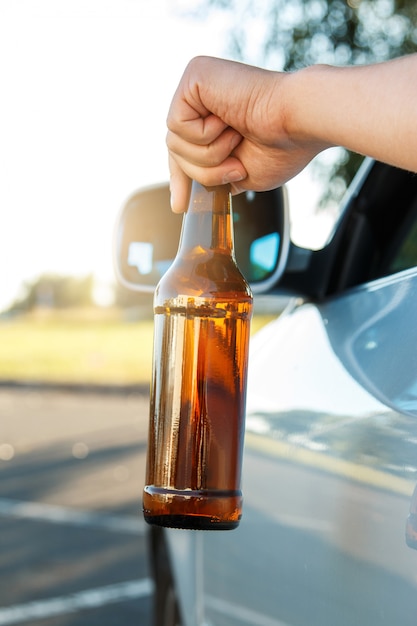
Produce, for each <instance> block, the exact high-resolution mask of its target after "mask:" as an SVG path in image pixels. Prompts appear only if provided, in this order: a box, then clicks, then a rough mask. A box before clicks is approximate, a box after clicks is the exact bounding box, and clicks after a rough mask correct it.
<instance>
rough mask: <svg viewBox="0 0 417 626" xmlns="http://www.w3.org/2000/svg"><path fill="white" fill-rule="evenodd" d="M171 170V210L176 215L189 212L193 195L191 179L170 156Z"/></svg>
mask: <svg viewBox="0 0 417 626" xmlns="http://www.w3.org/2000/svg"><path fill="white" fill-rule="evenodd" d="M169 170H170V173H171V176H170V181H169V190H170V194H171V209H172V211H173V212H174V213H184V212H185V211H186V210H187V207H188V202H189V199H190V193H191V178H189V177H188V176H187V175H186V174H185V172H184V170H183V169H182V168H181V167H180V166H179V165H178V164H177V163H176V161H175V159H173V158H172V157H171V156H169Z"/></svg>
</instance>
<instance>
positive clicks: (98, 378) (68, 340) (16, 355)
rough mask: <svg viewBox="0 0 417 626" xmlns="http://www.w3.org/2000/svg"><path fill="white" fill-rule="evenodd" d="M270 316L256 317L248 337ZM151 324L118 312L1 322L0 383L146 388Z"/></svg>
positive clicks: (41, 313) (38, 314) (45, 314)
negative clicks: (130, 318)
mask: <svg viewBox="0 0 417 626" xmlns="http://www.w3.org/2000/svg"><path fill="white" fill-rule="evenodd" d="M273 318H274V316H254V319H253V322H252V333H254V332H256V331H257V330H258V329H259V328H260V327H262V326H263V325H264V324H265V323H267V322H268V321H270V320H271V319H273ZM152 336H153V322H152V320H143V321H138V320H136V321H128V320H127V319H126V317H124V315H123V313H122V312H121V311H113V310H111V311H100V310H93V311H69V310H67V311H65V312H59V311H52V312H51V311H37V312H35V313H32V314H28V315H25V316H22V317H18V318H15V319H5V320H2V321H1V322H0V380H13V381H15V380H18V381H23V382H32V381H38V382H48V383H59V382H63V383H80V384H102V385H106V384H112V385H131V384H147V383H149V380H150V375H151V364H152Z"/></svg>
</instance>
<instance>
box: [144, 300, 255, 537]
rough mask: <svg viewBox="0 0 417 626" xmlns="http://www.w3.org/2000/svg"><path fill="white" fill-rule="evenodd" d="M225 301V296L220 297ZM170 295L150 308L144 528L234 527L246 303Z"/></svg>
mask: <svg viewBox="0 0 417 626" xmlns="http://www.w3.org/2000/svg"><path fill="white" fill-rule="evenodd" d="M227 296H228V297H227ZM235 300H237V298H236V293H234V294H222V299H221V300H215V301H213V299H212V298H203V297H191V296H177V297H175V298H172V299H171V300H169V302H165V304H164V306H157V307H156V308H155V330H154V371H153V385H152V389H151V408H150V430H149V447H148V460H147V479H146V486H145V489H144V494H143V509H144V516H145V519H146V521H147V522H149V523H152V524H158V525H162V526H168V527H176V528H194V529H212V530H215V529H219V530H226V529H232V528H235V527H236V526H237V525H238V524H239V520H240V518H241V514H242V492H241V484H240V483H241V461H242V459H241V457H242V449H243V437H244V414H245V401H246V377H247V352H248V342H249V326H250V318H251V309H252V301H251V297H250V296H248V294H245V297H244V298H243V299H242V301H240V302H237V301H235Z"/></svg>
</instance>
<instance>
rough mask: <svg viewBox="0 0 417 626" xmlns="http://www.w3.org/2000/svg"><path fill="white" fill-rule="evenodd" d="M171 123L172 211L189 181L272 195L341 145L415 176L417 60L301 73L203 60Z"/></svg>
mask: <svg viewBox="0 0 417 626" xmlns="http://www.w3.org/2000/svg"><path fill="white" fill-rule="evenodd" d="M167 123H168V135H167V145H168V148H169V154H170V170H171V191H172V206H173V209H174V210H175V211H182V210H184V208H185V207H186V201H187V198H188V193H189V186H190V179H191V178H195V179H197V180H199V181H200V182H201V183H203V184H205V185H215V184H222V183H225V182H230V183H231V184H232V188H233V191H234V193H239V192H240V191H243V190H246V189H253V190H266V189H271V188H273V187H277V186H279V185H281V184H283V183H284V182H286V181H287V180H289V179H290V178H291V177H292V176H294V175H295V174H297V173H298V172H300V171H301V170H302V169H303V168H304V167H305V166H306V165H307V163H308V162H309V161H310V160H311V159H312V158H313V157H314V156H316V154H318V153H319V152H320V151H321V150H323V149H325V148H327V147H331V146H336V145H338V146H344V147H346V148H348V149H350V150H353V151H355V152H359V153H362V154H364V155H368V156H372V157H374V158H376V159H379V160H382V161H386V162H388V163H391V164H393V165H397V166H399V167H402V168H405V169H409V170H412V171H416V172H417V55H410V56H408V57H402V58H400V59H396V60H393V61H389V62H386V63H381V64H376V65H371V66H363V67H346V68H336V67H330V66H314V67H311V68H306V69H303V70H300V71H298V72H294V73H281V72H269V71H266V70H262V69H259V68H255V67H251V66H247V65H243V64H239V63H234V62H231V61H224V60H221V59H212V58H209V57H200V58H196V59H194V60H193V61H192V62H191V63H190V64H189V65H188V67H187V69H186V70H185V73H184V75H183V78H182V79H181V82H180V84H179V86H178V89H177V91H176V93H175V95H174V98H173V101H172V104H171V108H170V111H169V115H168V121H167Z"/></svg>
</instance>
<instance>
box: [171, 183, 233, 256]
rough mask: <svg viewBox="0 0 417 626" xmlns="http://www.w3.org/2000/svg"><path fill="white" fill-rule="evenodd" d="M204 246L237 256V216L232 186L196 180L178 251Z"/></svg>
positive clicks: (206, 249) (182, 251)
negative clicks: (234, 210) (232, 200)
mask: <svg viewBox="0 0 417 626" xmlns="http://www.w3.org/2000/svg"><path fill="white" fill-rule="evenodd" d="M197 248H202V249H203V250H204V251H208V250H213V251H218V252H222V253H223V254H227V253H229V254H230V255H231V256H233V257H234V239H233V216H232V202H231V193H230V186H229V185H221V186H217V187H203V186H202V185H200V184H199V183H197V182H196V181H193V183H192V187H191V196H190V203H189V206H188V211H187V213H186V214H185V215H184V218H183V226H182V231H181V239H180V245H179V250H178V253H179V254H180V255H181V254H183V253H186V252H189V251H191V250H196V249H197Z"/></svg>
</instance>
